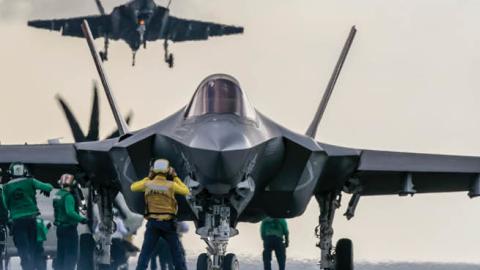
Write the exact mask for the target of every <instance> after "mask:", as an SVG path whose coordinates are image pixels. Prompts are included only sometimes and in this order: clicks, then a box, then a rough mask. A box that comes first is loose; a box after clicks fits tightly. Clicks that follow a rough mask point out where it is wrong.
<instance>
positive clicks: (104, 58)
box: [98, 36, 110, 62]
mask: <svg viewBox="0 0 480 270" xmlns="http://www.w3.org/2000/svg"><path fill="white" fill-rule="evenodd" d="M109 43H110V41H109V39H108V36H105V43H104V45H103V46H104V47H103V51H102V52H99V53H98V54H99V55H100V59H101V60H102V62H105V61H108V45H109Z"/></svg>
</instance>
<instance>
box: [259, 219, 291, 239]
mask: <svg viewBox="0 0 480 270" xmlns="http://www.w3.org/2000/svg"><path fill="white" fill-rule="evenodd" d="M260 233H261V234H262V239H263V240H265V238H266V237H267V236H277V237H279V238H282V239H283V237H284V236H285V238H286V239H288V225H287V221H286V220H285V219H283V218H269V217H268V218H266V219H264V220H263V221H262V225H261V226H260Z"/></svg>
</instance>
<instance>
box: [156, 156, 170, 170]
mask: <svg viewBox="0 0 480 270" xmlns="http://www.w3.org/2000/svg"><path fill="white" fill-rule="evenodd" d="M169 167H170V162H168V160H166V159H157V160H155V162H154V163H153V166H152V172H154V173H167V172H168V168H169Z"/></svg>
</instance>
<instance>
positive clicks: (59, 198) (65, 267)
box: [53, 174, 87, 270]
mask: <svg viewBox="0 0 480 270" xmlns="http://www.w3.org/2000/svg"><path fill="white" fill-rule="evenodd" d="M58 183H59V185H60V187H61V189H60V190H59V191H58V192H57V193H56V194H55V198H54V199H53V210H54V214H55V226H57V258H56V264H55V265H56V268H58V269H61V270H74V269H75V267H76V265H77V260H78V231H77V225H78V223H84V224H85V223H87V219H86V218H85V217H84V216H82V215H80V214H79V210H78V207H79V206H78V205H76V204H75V198H74V196H73V194H72V193H71V192H72V187H73V186H74V185H75V178H74V176H73V175H71V174H64V175H62V177H61V178H60V180H59V181H58Z"/></svg>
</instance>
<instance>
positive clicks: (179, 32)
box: [28, 0, 243, 67]
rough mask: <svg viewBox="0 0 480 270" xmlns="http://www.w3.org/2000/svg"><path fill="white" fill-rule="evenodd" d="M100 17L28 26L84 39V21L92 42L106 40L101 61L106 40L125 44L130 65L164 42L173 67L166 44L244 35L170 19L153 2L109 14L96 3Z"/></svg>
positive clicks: (138, 0)
mask: <svg viewBox="0 0 480 270" xmlns="http://www.w3.org/2000/svg"><path fill="white" fill-rule="evenodd" d="M96 3H97V6H98V9H99V11H100V15H92V16H86V17H78V18H68V19H54V20H34V21H29V22H28V25H29V26H32V27H37V28H44V29H49V30H52V31H53V30H55V31H60V32H61V33H62V35H64V36H74V37H83V34H82V29H81V24H82V21H83V20H87V21H88V23H89V24H90V27H91V30H92V35H93V37H94V38H101V37H103V38H105V45H104V46H105V48H104V51H103V52H100V57H101V58H102V60H103V61H105V60H107V59H108V45H109V40H110V39H113V40H124V41H125V42H127V44H128V45H129V46H130V48H131V49H132V52H133V60H132V65H135V55H136V53H137V51H138V49H139V48H140V47H141V46H143V47H144V48H146V46H147V42H148V41H156V40H159V39H163V40H164V50H165V62H166V63H167V64H168V66H169V67H173V64H174V58H173V54H171V53H169V52H168V41H173V42H181V41H194V40H206V39H208V38H209V37H212V36H223V35H232V34H241V33H243V27H236V26H228V25H223V24H217V23H211V22H201V21H195V20H186V19H180V18H177V17H174V16H171V15H170V10H169V7H162V6H158V5H157V4H156V3H155V2H154V0H132V1H130V2H128V3H127V4H125V5H121V6H118V7H115V8H114V9H113V11H112V12H111V13H110V14H106V13H105V9H104V8H103V5H102V4H101V2H100V0H96Z"/></svg>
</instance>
